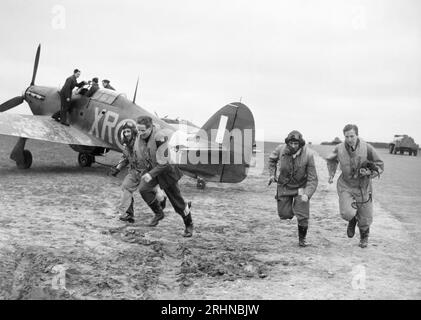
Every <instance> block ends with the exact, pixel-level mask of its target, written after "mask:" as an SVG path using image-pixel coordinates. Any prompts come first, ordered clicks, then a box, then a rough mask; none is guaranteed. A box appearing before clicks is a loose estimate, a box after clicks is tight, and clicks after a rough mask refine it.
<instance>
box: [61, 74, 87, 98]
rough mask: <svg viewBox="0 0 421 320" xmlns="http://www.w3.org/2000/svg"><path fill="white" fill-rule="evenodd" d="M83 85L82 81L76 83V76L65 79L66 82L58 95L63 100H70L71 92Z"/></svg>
mask: <svg viewBox="0 0 421 320" xmlns="http://www.w3.org/2000/svg"><path fill="white" fill-rule="evenodd" d="M84 84H85V82H84V81H82V82H79V83H78V82H77V80H76V76H75V75H72V76H70V77H68V78H67V79H66V82H65V83H64V86H63V88H61V90H60V95H61V96H62V97H63V98H64V99H67V98H69V99H70V98H71V97H72V91H73V89H74V88H75V87H78V88H80V87H82V86H83V85H84Z"/></svg>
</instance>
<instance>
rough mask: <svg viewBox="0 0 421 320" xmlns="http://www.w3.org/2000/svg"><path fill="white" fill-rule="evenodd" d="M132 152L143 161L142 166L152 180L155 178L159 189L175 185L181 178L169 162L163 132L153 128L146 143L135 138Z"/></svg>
mask: <svg viewBox="0 0 421 320" xmlns="http://www.w3.org/2000/svg"><path fill="white" fill-rule="evenodd" d="M134 151H135V153H136V157H137V159H138V160H139V159H141V160H142V161H144V164H143V166H146V167H147V172H148V173H149V174H150V175H151V177H152V178H156V179H157V181H158V184H159V186H160V187H161V188H163V189H164V188H166V187H168V186H169V185H172V184H174V183H176V182H177V181H178V180H180V178H181V177H182V175H183V174H182V173H181V171H180V169H178V167H176V166H174V165H173V164H171V163H170V161H169V156H168V155H169V150H168V135H167V134H166V132H165V131H164V130H158V129H157V128H156V127H155V126H154V127H153V129H152V132H151V135H150V136H149V139H148V140H147V141H145V140H143V139H140V138H139V136H137V137H136V141H135V145H134Z"/></svg>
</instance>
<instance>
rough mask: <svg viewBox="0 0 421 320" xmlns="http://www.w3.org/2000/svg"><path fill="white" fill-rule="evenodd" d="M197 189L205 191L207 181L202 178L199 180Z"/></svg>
mask: <svg viewBox="0 0 421 320" xmlns="http://www.w3.org/2000/svg"><path fill="white" fill-rule="evenodd" d="M196 187H197V189H200V190H203V189H205V188H206V181H205V180H204V179H202V178H200V177H198V178H197V184H196Z"/></svg>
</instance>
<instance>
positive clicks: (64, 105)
mask: <svg viewBox="0 0 421 320" xmlns="http://www.w3.org/2000/svg"><path fill="white" fill-rule="evenodd" d="M69 108H70V101H67V100H66V98H64V97H62V98H61V106H60V122H61V123H67V112H68V111H69Z"/></svg>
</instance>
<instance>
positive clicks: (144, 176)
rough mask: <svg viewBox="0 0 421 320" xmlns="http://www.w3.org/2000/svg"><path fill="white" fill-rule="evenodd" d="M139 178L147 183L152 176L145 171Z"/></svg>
mask: <svg viewBox="0 0 421 320" xmlns="http://www.w3.org/2000/svg"><path fill="white" fill-rule="evenodd" d="M141 179H142V180H144V181H145V182H146V183H148V182H150V181H151V180H152V176H151V175H150V174H149V173H146V174H144V175H143V176H142V178H141Z"/></svg>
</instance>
